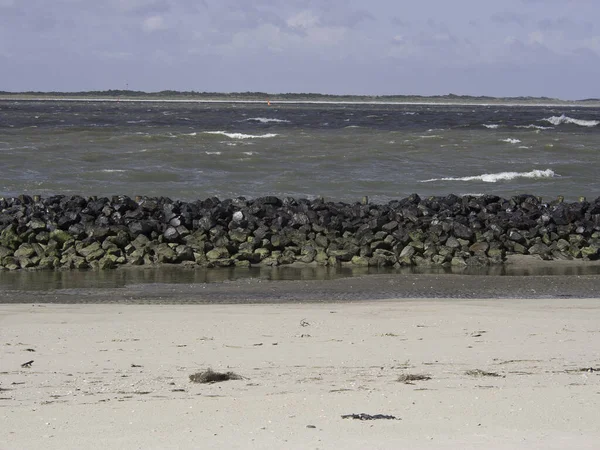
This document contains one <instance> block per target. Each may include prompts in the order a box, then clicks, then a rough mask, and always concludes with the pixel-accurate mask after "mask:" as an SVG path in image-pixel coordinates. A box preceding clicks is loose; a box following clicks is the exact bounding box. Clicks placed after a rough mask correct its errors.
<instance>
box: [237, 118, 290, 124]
mask: <svg viewBox="0 0 600 450" xmlns="http://www.w3.org/2000/svg"><path fill="white" fill-rule="evenodd" d="M245 120H246V122H260V123H290V121H289V120H285V119H277V118H274V117H250V118H249V119H245Z"/></svg>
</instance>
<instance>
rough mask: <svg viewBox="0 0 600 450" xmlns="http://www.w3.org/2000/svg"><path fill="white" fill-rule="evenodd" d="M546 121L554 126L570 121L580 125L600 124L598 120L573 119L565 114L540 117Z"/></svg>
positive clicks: (592, 125)
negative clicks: (545, 117)
mask: <svg viewBox="0 0 600 450" xmlns="http://www.w3.org/2000/svg"><path fill="white" fill-rule="evenodd" d="M542 120H545V121H546V122H550V123H551V124H552V125H554V126H558V125H561V124H563V123H570V124H574V125H579V126H580V127H595V126H597V125H598V124H600V120H582V119H573V118H572V117H569V116H565V115H564V114H563V115H562V116H552V117H548V118H547V119H542Z"/></svg>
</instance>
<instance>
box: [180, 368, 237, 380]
mask: <svg viewBox="0 0 600 450" xmlns="http://www.w3.org/2000/svg"><path fill="white" fill-rule="evenodd" d="M243 379H244V377H242V376H241V375H238V374H237V373H235V372H224V373H223V372H215V371H213V370H212V369H207V370H205V371H204V372H196V373H193V374H191V375H190V381H191V382H192V383H219V382H221V381H229V380H243Z"/></svg>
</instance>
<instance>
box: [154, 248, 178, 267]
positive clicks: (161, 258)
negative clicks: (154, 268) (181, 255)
mask: <svg viewBox="0 0 600 450" xmlns="http://www.w3.org/2000/svg"><path fill="white" fill-rule="evenodd" d="M154 253H155V254H156V261H157V262H158V263H160V264H169V263H174V262H175V261H176V260H177V253H176V252H175V250H173V249H172V248H171V247H170V246H169V245H168V244H165V243H162V244H159V245H158V246H157V247H156V248H155V249H154Z"/></svg>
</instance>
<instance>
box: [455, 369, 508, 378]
mask: <svg viewBox="0 0 600 450" xmlns="http://www.w3.org/2000/svg"><path fill="white" fill-rule="evenodd" d="M465 374H466V375H469V376H471V377H502V378H504V375H500V374H499V373H497V372H486V371H485V370H481V369H473V370H467V371H466V372H465Z"/></svg>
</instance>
